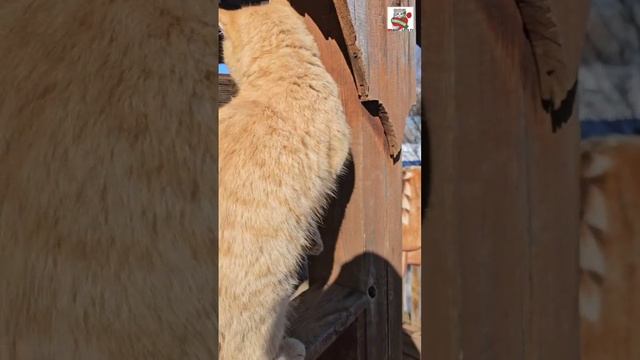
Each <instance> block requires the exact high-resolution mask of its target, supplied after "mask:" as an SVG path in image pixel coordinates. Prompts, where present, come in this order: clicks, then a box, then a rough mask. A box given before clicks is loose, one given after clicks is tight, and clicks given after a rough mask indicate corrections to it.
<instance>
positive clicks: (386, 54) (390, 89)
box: [333, 0, 416, 155]
mask: <svg viewBox="0 0 640 360" xmlns="http://www.w3.org/2000/svg"><path fill="white" fill-rule="evenodd" d="M333 3H334V6H335V9H336V14H337V15H338V19H339V24H340V25H341V29H342V32H343V34H344V35H343V36H344V38H345V53H346V55H347V58H348V59H349V61H350V66H351V69H352V73H353V77H354V79H355V82H356V84H357V89H358V93H359V96H360V99H361V100H363V101H364V100H367V101H372V102H376V101H377V102H379V103H380V104H382V107H383V109H384V112H386V113H387V114H388V118H389V121H388V123H387V120H386V119H385V118H384V117H381V118H380V120H381V121H383V122H384V124H385V125H386V127H387V129H386V130H387V135H388V138H389V141H390V142H393V139H394V138H396V139H397V141H396V144H395V145H396V146H398V145H399V143H400V142H401V137H402V133H403V130H404V122H405V119H406V117H407V115H408V113H409V109H410V107H411V105H412V104H413V103H414V99H415V95H416V94H415V91H416V87H415V66H413V65H412V64H415V44H416V31H404V32H394V31H388V30H387V28H386V16H387V7H388V6H390V5H391V4H389V2H387V1H382V0H373V1H372V0H368V1H364V0H334V1H333ZM406 5H407V6H413V5H415V1H414V0H410V1H406ZM390 133H395V136H393V135H390ZM397 151H399V148H398V149H395V151H394V150H391V152H392V155H396V154H397Z"/></svg>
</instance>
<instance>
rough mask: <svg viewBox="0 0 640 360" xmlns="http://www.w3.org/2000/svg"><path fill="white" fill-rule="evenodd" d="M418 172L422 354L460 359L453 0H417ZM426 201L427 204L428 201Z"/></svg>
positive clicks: (436, 357) (459, 277) (459, 275)
mask: <svg viewBox="0 0 640 360" xmlns="http://www.w3.org/2000/svg"><path fill="white" fill-rule="evenodd" d="M421 1H422V4H421V9H422V13H421V18H422V20H421V24H423V26H422V28H421V29H420V31H421V33H422V34H421V39H422V52H423V54H424V55H423V57H422V94H423V106H422V109H423V110H422V111H423V123H424V126H423V127H422V129H423V134H422V142H423V149H425V150H424V151H425V153H426V157H424V158H423V168H424V169H423V170H424V171H425V180H426V184H427V185H428V188H427V189H424V190H425V191H424V193H423V194H427V195H428V196H425V197H424V205H423V211H424V212H425V217H424V221H423V226H422V230H423V234H424V235H423V236H424V238H425V241H424V244H423V247H422V248H423V260H424V261H423V264H422V278H423V279H424V280H423V284H422V299H423V310H422V353H423V357H424V358H425V359H443V360H450V359H460V358H461V357H462V356H463V353H462V343H461V339H460V333H461V331H460V291H461V289H460V282H461V278H462V275H461V274H460V272H459V258H458V247H459V244H458V243H457V242H456V241H455V230H456V219H455V218H454V214H455V208H454V205H455V201H454V193H455V190H456V185H455V184H454V179H455V178H456V174H455V168H454V165H455V161H454V159H455V152H456V149H457V148H456V146H455V143H454V141H455V140H456V136H455V135H456V132H457V129H458V127H459V126H458V123H457V122H456V121H453V120H454V119H455V105H456V101H455V97H454V90H455V80H456V78H455V75H456V74H455V66H454V65H455V64H454V59H455V46H454V25H455V24H454V11H453V1H440V0H421ZM427 201H428V203H427Z"/></svg>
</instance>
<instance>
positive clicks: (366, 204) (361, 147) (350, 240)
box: [292, 0, 415, 360]
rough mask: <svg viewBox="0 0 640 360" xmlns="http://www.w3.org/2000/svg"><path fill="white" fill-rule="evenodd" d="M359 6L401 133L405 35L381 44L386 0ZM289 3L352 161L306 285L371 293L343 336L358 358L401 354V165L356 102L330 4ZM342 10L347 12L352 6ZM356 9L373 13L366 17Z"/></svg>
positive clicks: (407, 91) (408, 99)
mask: <svg viewBox="0 0 640 360" xmlns="http://www.w3.org/2000/svg"><path fill="white" fill-rule="evenodd" d="M357 3H358V4H360V5H361V6H366V8H362V7H356V9H355V10H354V12H353V14H355V15H356V17H357V18H358V19H360V20H362V21H370V22H371V23H367V26H371V27H368V29H370V30H371V32H358V33H357V36H358V37H359V39H362V40H366V42H367V43H369V44H375V46H376V51H375V52H369V54H368V55H369V56H368V59H371V57H376V58H377V60H376V61H377V62H376V64H375V66H374V67H372V68H374V69H375V73H373V72H372V73H370V75H369V76H370V81H373V82H375V83H376V84H378V85H379V87H380V88H381V89H384V91H382V90H381V91H380V92H379V93H378V94H379V95H380V96H379V97H378V98H375V99H374V100H378V101H384V102H383V105H384V106H385V109H386V110H387V112H388V114H389V116H390V118H391V121H392V122H393V123H394V125H395V126H396V128H397V129H396V132H397V133H399V134H401V133H402V130H403V128H404V119H405V117H406V115H407V114H408V112H409V109H410V106H411V104H412V103H413V101H414V99H415V80H414V70H413V69H412V68H411V66H412V65H411V64H413V60H412V59H413V57H412V56H413V49H412V48H409V41H408V39H410V37H409V36H407V34H405V35H398V36H397V39H400V40H399V41H398V42H394V41H393V39H392V41H388V42H387V39H386V37H387V36H388V35H387V33H386V30H385V28H384V16H383V15H384V14H383V11H382V10H381V9H385V10H386V5H385V4H384V2H382V1H375V2H366V3H365V2H357ZM292 4H293V5H294V7H295V8H296V9H297V10H298V11H299V12H300V13H301V14H303V15H306V16H307V23H308V25H309V27H310V29H311V30H312V33H313V35H314V36H315V38H316V40H317V42H318V44H319V47H320V52H321V57H322V60H323V62H324V64H325V66H326V68H327V70H328V71H329V72H330V73H331V74H332V75H333V77H334V79H335V80H336V82H337V83H338V86H339V87H340V90H341V95H342V98H343V105H344V108H345V112H346V115H347V118H348V119H349V124H350V125H351V130H352V147H351V151H352V156H353V164H352V165H351V167H350V171H349V172H348V173H347V174H346V175H345V177H344V178H343V179H342V181H341V185H340V189H339V194H338V198H337V199H336V200H335V201H334V202H333V204H332V206H331V207H330V209H329V211H328V216H327V220H326V222H325V224H324V226H323V227H322V228H321V234H322V235H323V241H325V251H324V253H323V254H322V255H321V256H319V257H317V258H313V259H311V263H310V269H309V275H310V283H311V285H312V286H313V285H314V284H325V283H326V285H330V284H332V283H336V284H340V285H342V286H347V287H350V288H353V289H357V290H359V291H362V292H363V293H367V294H369V295H370V298H371V301H370V305H369V307H368V308H367V309H366V310H365V313H364V317H363V318H362V319H361V321H363V323H361V324H360V325H359V326H354V327H352V328H351V329H350V330H347V332H346V333H345V334H344V335H343V337H345V338H349V337H350V338H352V339H359V340H361V341H363V343H354V344H352V346H354V348H358V349H361V351H365V353H361V352H359V353H358V354H360V355H359V356H363V359H369V360H374V359H399V358H400V356H401V337H400V335H401V325H402V324H401V319H402V318H401V315H402V307H401V300H402V296H401V291H402V283H401V278H400V263H401V246H402V238H401V234H402V227H401V205H400V204H401V190H402V186H401V181H402V179H401V167H400V163H399V162H395V163H394V161H393V160H392V159H391V158H390V157H389V154H388V149H387V144H386V141H387V140H386V138H385V133H384V129H383V126H382V123H381V120H380V119H379V118H378V117H376V114H375V113H370V112H369V111H368V110H367V109H366V108H365V106H364V105H363V104H362V103H361V102H360V100H362V99H361V98H360V97H359V95H360V93H359V89H358V84H357V82H356V81H355V77H354V74H353V72H352V71H353V63H352V59H351V57H350V52H349V48H348V46H347V43H346V41H345V34H343V32H342V31H343V27H342V26H341V23H340V20H339V18H338V12H337V11H336V7H335V5H334V2H333V1H331V0H325V1H318V2H306V1H295V0H294V1H292ZM360 5H359V6H360ZM372 8H375V11H372V10H371V9H372ZM358 9H359V10H358ZM347 13H348V17H350V16H351V11H348V12H347ZM361 14H377V15H376V16H375V17H374V18H373V20H372V19H371V18H369V17H367V16H368V15H367V16H363V17H361V16H360V15H361ZM342 20H343V21H344V20H345V19H342ZM346 20H349V19H346ZM342 25H344V24H342ZM352 25H353V24H352ZM356 31H361V30H358V29H356ZM360 50H361V51H366V49H360ZM349 331H356V332H358V333H356V334H354V333H350V332H349ZM340 343H341V344H345V342H343V341H341V342H340ZM344 346H346V345H342V347H344ZM342 347H340V348H341V350H340V351H338V350H336V348H329V349H328V350H327V353H325V354H324V355H323V356H324V357H326V358H331V356H333V357H334V358H339V356H343V355H344V353H343V352H342V351H343V350H344V349H342ZM333 351H338V352H335V353H334V352H333ZM341 354H342V355H341Z"/></svg>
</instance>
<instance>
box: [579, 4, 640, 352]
mask: <svg viewBox="0 0 640 360" xmlns="http://www.w3.org/2000/svg"><path fill="white" fill-rule="evenodd" d="M578 111H579V117H580V119H581V129H582V144H581V145H582V163H583V164H582V165H583V166H582V181H581V184H582V189H581V190H582V214H581V216H582V217H581V219H582V224H581V229H580V236H581V238H580V267H581V272H580V275H581V283H580V307H579V309H580V319H581V343H582V359H583V360H595V359H603V360H604V359H614V360H615V359H621V360H626V359H629V360H631V359H640V338H639V335H640V271H639V270H640V1H637V0H592V1H591V12H590V15H589V21H588V28H587V34H586V42H585V46H584V50H583V56H582V64H581V66H580V71H579V87H578Z"/></svg>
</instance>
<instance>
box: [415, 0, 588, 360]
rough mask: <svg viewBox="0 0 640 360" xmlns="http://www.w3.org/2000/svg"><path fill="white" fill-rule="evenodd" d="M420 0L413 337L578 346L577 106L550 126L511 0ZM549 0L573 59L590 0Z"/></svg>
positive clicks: (480, 347) (434, 348) (482, 354)
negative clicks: (422, 204) (419, 241)
mask: <svg viewBox="0 0 640 360" xmlns="http://www.w3.org/2000/svg"><path fill="white" fill-rule="evenodd" d="M554 3H555V2H554ZM557 3H558V4H559V3H560V1H558V2H557ZM569 3H571V4H569ZM422 5H423V13H424V14H423V16H425V18H424V19H422V20H423V24H425V31H424V32H423V34H422V35H423V36H422V39H423V46H424V49H425V53H426V54H430V56H425V58H424V60H423V61H424V63H423V66H424V68H423V74H424V77H425V87H424V89H423V92H424V93H425V106H424V109H425V111H426V119H427V129H428V130H427V134H428V143H429V147H428V149H429V151H430V159H429V161H428V162H427V164H428V165H427V166H429V170H428V171H429V172H430V179H429V180H430V181H429V183H430V184H431V188H430V189H429V190H428V194H429V195H430V199H429V205H428V209H427V223H426V224H425V225H424V231H425V233H426V238H427V239H428V241H427V242H426V248H425V249H424V254H425V262H424V265H423V267H424V273H423V275H424V277H425V282H424V285H423V286H424V289H423V291H424V299H425V306H424V310H423V313H424V320H423V326H424V341H425V346H424V347H423V350H424V352H425V354H427V355H428V356H433V357H434V358H443V359H454V358H458V357H460V356H461V355H462V354H464V357H465V358H467V357H469V358H473V359H577V358H578V351H577V350H578V349H577V346H576V343H577V327H576V325H577V322H576V313H577V312H576V304H577V301H576V298H577V291H576V290H577V288H576V286H577V278H576V276H577V272H576V271H575V268H576V256H577V251H576V249H577V248H576V246H577V230H578V225H577V214H578V210H577V206H578V194H577V189H578V187H577V176H576V174H577V172H576V166H577V157H576V155H577V152H576V150H577V146H576V145H577V140H576V139H577V137H578V135H579V134H578V131H577V125H576V119H570V123H569V124H570V125H569V126H566V127H564V128H562V129H560V130H558V131H556V132H554V131H553V129H552V126H551V125H552V122H554V121H552V118H553V117H554V116H558V114H548V113H545V112H544V110H543V107H542V104H541V101H540V93H539V86H538V80H537V73H536V66H535V61H534V59H533V54H532V51H531V46H530V44H529V43H528V39H527V37H526V34H525V32H524V31H522V28H523V24H522V21H521V20H520V16H519V11H518V9H517V7H516V3H515V2H512V1H507V0H500V1H498V2H497V3H496V2H495V1H486V0H475V1H454V2H451V3H447V4H443V3H441V2H437V1H426V2H425V3H423V4H422ZM558 8H559V9H561V8H564V9H566V10H567V11H566V12H563V13H562V16H560V15H559V16H558V17H557V18H558V19H562V21H563V23H562V24H561V26H560V29H561V31H565V32H566V33H567V34H569V35H567V36H566V37H563V38H564V39H566V41H567V42H568V44H569V46H568V47H567V48H566V50H567V52H568V54H569V55H568V56H569V58H567V61H568V63H569V64H573V65H569V66H574V67H573V68H574V69H575V65H577V62H576V61H574V60H575V59H577V57H578V56H579V47H580V43H581V40H578V39H579V37H581V36H582V35H583V29H584V27H582V26H581V24H582V22H583V21H584V15H585V14H584V12H583V10H586V7H585V6H584V4H582V2H581V1H573V2H562V5H558ZM570 9H573V12H572V11H569V10H570ZM489 144H490V145H489ZM558 219H562V221H561V222H559V221H558Z"/></svg>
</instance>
